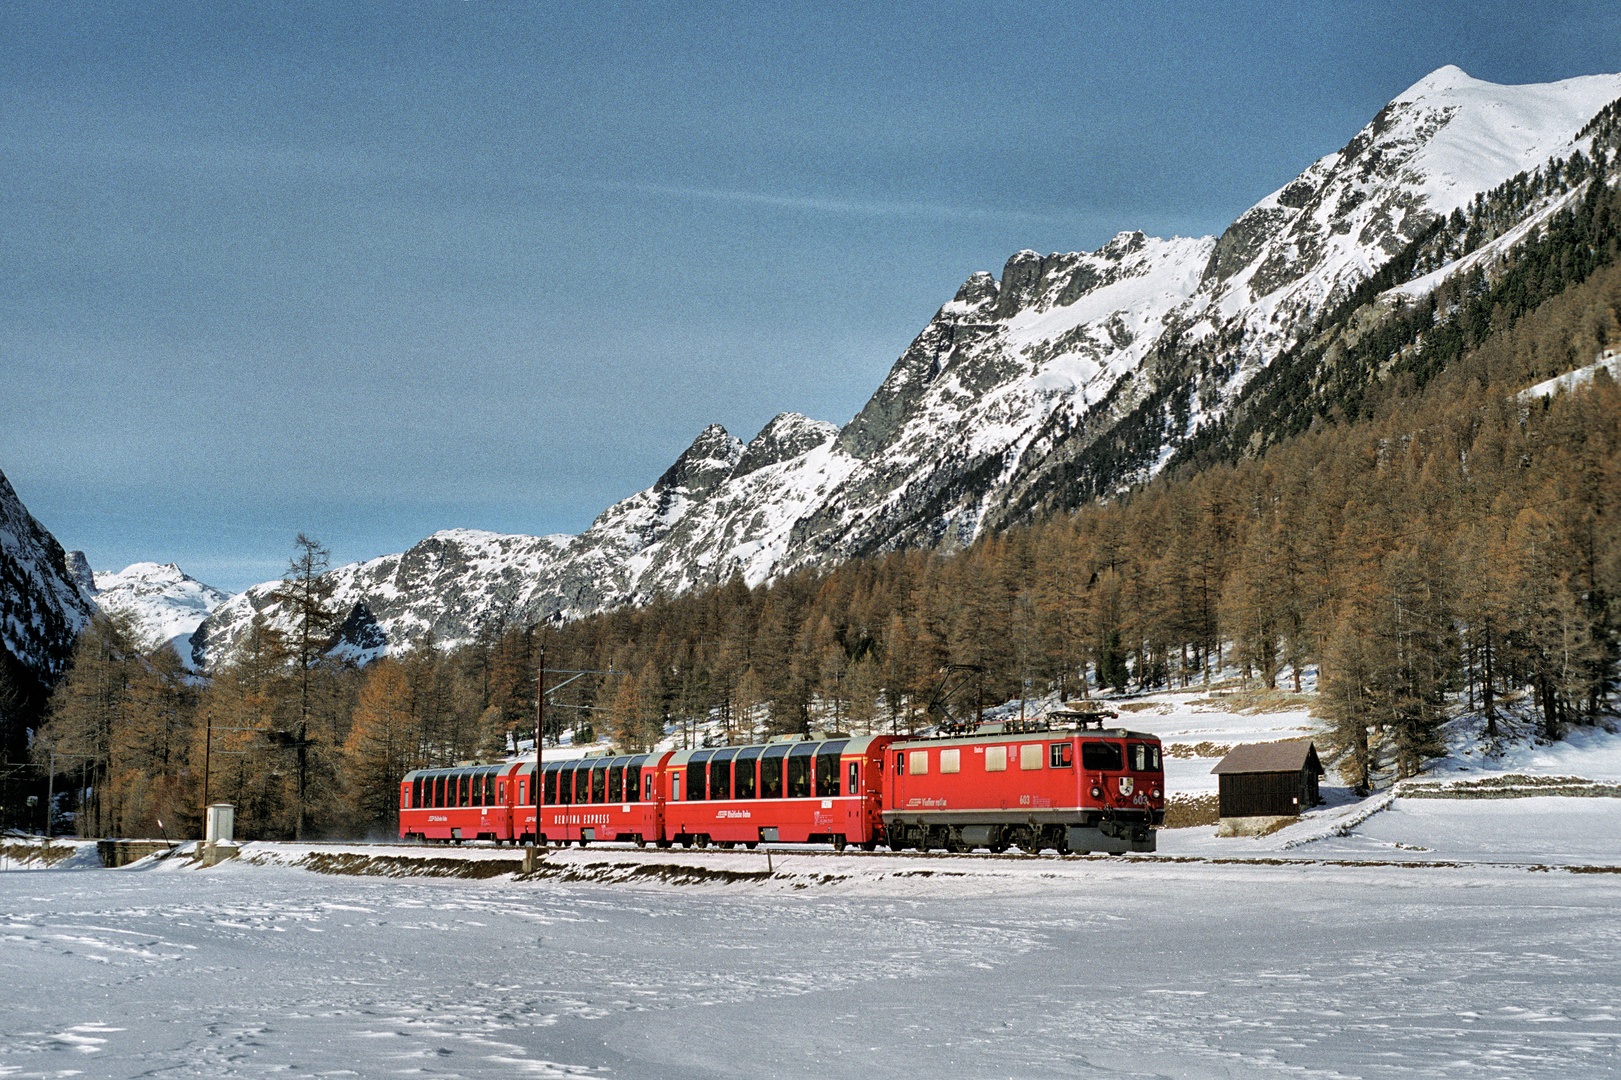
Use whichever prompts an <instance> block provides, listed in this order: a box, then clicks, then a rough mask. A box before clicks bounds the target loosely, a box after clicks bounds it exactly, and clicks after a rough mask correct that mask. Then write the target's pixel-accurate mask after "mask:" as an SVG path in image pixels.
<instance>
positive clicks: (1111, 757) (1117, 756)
mask: <svg viewBox="0 0 1621 1080" xmlns="http://www.w3.org/2000/svg"><path fill="white" fill-rule="evenodd" d="M1125 767H1126V762H1125V755H1124V754H1122V753H1121V752H1120V744H1119V743H1117V742H1083V743H1082V744H1081V768H1083V769H1092V770H1096V771H1098V772H1119V771H1120V770H1121V769H1123V768H1125Z"/></svg>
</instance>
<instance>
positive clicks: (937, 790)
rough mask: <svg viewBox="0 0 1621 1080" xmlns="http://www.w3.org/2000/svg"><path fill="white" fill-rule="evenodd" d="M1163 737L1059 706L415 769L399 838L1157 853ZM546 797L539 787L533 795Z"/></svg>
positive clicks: (406, 789) (407, 782) (404, 791)
mask: <svg viewBox="0 0 1621 1080" xmlns="http://www.w3.org/2000/svg"><path fill="white" fill-rule="evenodd" d="M1160 752H1161V748H1160V741H1159V739H1158V738H1156V737H1155V736H1153V735H1147V734H1144V733H1142V732H1137V731H1127V730H1125V729H1123V728H1105V727H1103V720H1102V718H1101V717H1098V716H1096V715H1092V714H1083V713H1055V714H1052V715H1050V716H1046V717H1040V718H1037V719H1034V720H1013V721H1007V722H1000V723H981V724H974V725H965V726H962V727H959V728H957V729H955V730H954V732H953V733H951V734H945V735H938V736H931V737H916V736H894V735H868V736H859V737H853V738H852V737H848V736H844V735H833V734H812V735H788V736H779V737H777V738H774V739H771V740H770V741H768V742H764V743H754V744H750V745H747V746H725V747H706V748H703V749H697V750H660V751H656V752H653V753H647V754H626V755H619V756H597V757H585V758H575V759H572V760H560V761H544V760H542V762H541V764H540V770H539V773H538V776H539V781H538V782H537V780H536V777H537V773H536V762H535V760H534V759H532V758H531V759H527V760H513V761H506V762H503V763H500V764H495V765H461V766H457V767H454V768H440V769H418V770H415V771H413V772H411V773H409V774H407V775H406V777H405V778H404V780H403V781H402V782H401V784H400V804H399V805H400V836H401V838H403V839H415V840H425V841H441V842H445V841H449V842H455V841H463V840H493V841H495V842H496V843H508V842H510V843H518V844H533V843H538V844H542V845H548V844H570V843H577V844H580V845H585V844H588V843H593V842H598V841H617V842H622V843H634V844H636V845H637V846H643V845H646V844H649V843H651V844H655V845H657V846H659V847H670V846H672V845H679V846H681V847H700V848H702V847H708V846H709V845H711V844H715V845H718V846H720V847H726V848H730V847H735V846H737V845H739V844H741V845H743V846H744V847H747V848H753V847H755V846H756V845H758V844H761V843H823V844H831V845H832V846H833V847H834V848H835V849H836V850H839V851H842V850H844V849H845V847H846V846H847V845H851V844H854V845H857V846H859V847H861V848H862V849H863V850H865V851H872V850H874V849H875V848H877V847H878V846H879V845H880V844H882V845H886V846H888V847H889V848H890V849H892V850H895V851H901V850H905V849H914V850H918V851H930V850H943V851H969V850H973V849H975V848H986V849H989V850H990V851H994V852H1000V851H1006V850H1007V849H1008V848H1009V847H1017V848H1019V849H1020V850H1022V851H1025V852H1029V853H1032V854H1034V853H1037V852H1040V851H1044V850H1053V851H1056V852H1058V853H1060V854H1067V853H1070V852H1076V853H1087V852H1107V853H1111V854H1124V853H1126V852H1138V851H1153V850H1154V845H1155V841H1154V837H1155V830H1156V829H1157V828H1158V827H1159V826H1161V825H1163V824H1164V821H1165V772H1164V764H1163V762H1162V760H1161V756H1160ZM537 796H538V799H537Z"/></svg>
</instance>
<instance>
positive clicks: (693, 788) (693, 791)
mask: <svg viewBox="0 0 1621 1080" xmlns="http://www.w3.org/2000/svg"><path fill="white" fill-rule="evenodd" d="M708 772H709V766H708V764H707V763H705V762H702V761H700V762H698V764H696V765H688V766H687V798H689V799H701V798H703V797H704V796H705V795H707V794H709V777H708Z"/></svg>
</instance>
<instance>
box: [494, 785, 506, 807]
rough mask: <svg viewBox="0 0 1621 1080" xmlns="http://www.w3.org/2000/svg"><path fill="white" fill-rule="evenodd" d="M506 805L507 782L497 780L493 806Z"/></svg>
mask: <svg viewBox="0 0 1621 1080" xmlns="http://www.w3.org/2000/svg"><path fill="white" fill-rule="evenodd" d="M506 804H507V782H506V781H505V780H497V781H496V782H495V805H497V806H505V805H506Z"/></svg>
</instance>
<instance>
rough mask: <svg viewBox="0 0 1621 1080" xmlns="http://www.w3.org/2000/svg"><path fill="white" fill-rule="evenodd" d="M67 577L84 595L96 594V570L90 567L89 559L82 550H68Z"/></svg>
mask: <svg viewBox="0 0 1621 1080" xmlns="http://www.w3.org/2000/svg"><path fill="white" fill-rule="evenodd" d="M67 567H68V577H70V578H72V579H73V583H74V584H75V585H77V586H78V587H79V591H80V592H82V593H83V594H84V595H86V596H94V595H96V572H95V571H94V570H92V569H90V560H89V559H88V558H86V557H85V554H84V552H82V551H70V552H68V559H67Z"/></svg>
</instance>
